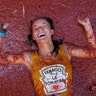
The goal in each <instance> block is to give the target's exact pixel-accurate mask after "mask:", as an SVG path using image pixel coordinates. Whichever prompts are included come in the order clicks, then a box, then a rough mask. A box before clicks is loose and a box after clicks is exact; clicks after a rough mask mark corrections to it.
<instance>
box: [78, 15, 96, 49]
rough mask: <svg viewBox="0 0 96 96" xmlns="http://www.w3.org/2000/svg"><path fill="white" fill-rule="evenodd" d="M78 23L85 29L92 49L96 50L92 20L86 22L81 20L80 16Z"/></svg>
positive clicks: (86, 19) (87, 19)
mask: <svg viewBox="0 0 96 96" xmlns="http://www.w3.org/2000/svg"><path fill="white" fill-rule="evenodd" d="M78 22H79V23H80V24H81V25H82V26H83V27H84V29H85V33H86V36H87V39H88V42H89V44H90V45H91V47H94V48H96V39H95V36H94V33H93V29H92V26H91V23H90V19H89V18H88V17H87V18H85V19H84V20H81V19H80V17H79V16H78Z"/></svg>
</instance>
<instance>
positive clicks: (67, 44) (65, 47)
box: [61, 42, 71, 60]
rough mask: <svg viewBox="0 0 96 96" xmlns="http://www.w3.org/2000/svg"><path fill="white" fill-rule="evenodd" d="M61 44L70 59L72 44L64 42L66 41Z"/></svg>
mask: <svg viewBox="0 0 96 96" xmlns="http://www.w3.org/2000/svg"><path fill="white" fill-rule="evenodd" d="M61 46H62V48H63V50H64V52H65V54H66V56H67V57H68V59H69V60H70V59H71V54H70V46H71V44H70V43H66V42H64V43H62V45H61Z"/></svg>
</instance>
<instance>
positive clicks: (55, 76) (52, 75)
mask: <svg viewBox="0 0 96 96" xmlns="http://www.w3.org/2000/svg"><path fill="white" fill-rule="evenodd" d="M32 80H33V85H34V89H35V92H36V94H37V95H36V96H52V95H54V94H56V93H58V94H60V96H72V95H71V94H72V66H71V64H70V61H69V60H68V58H67V56H66V53H65V51H64V49H63V48H62V46H61V45H60V46H59V50H58V55H57V56H55V57H54V58H52V59H50V60H49V59H48V60H46V59H43V58H41V57H40V56H39V55H38V53H37V51H34V52H33V54H32Z"/></svg>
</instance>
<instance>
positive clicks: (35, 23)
mask: <svg viewBox="0 0 96 96" xmlns="http://www.w3.org/2000/svg"><path fill="white" fill-rule="evenodd" d="M38 24H47V25H49V23H48V21H46V20H45V19H37V20H35V21H33V24H32V26H35V25H38Z"/></svg>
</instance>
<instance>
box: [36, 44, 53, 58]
mask: <svg viewBox="0 0 96 96" xmlns="http://www.w3.org/2000/svg"><path fill="white" fill-rule="evenodd" d="M38 47H39V50H38V53H39V55H40V56H42V57H43V58H49V57H52V56H53V54H52V51H53V50H54V45H53V43H52V42H50V43H45V44H39V45H38Z"/></svg>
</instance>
